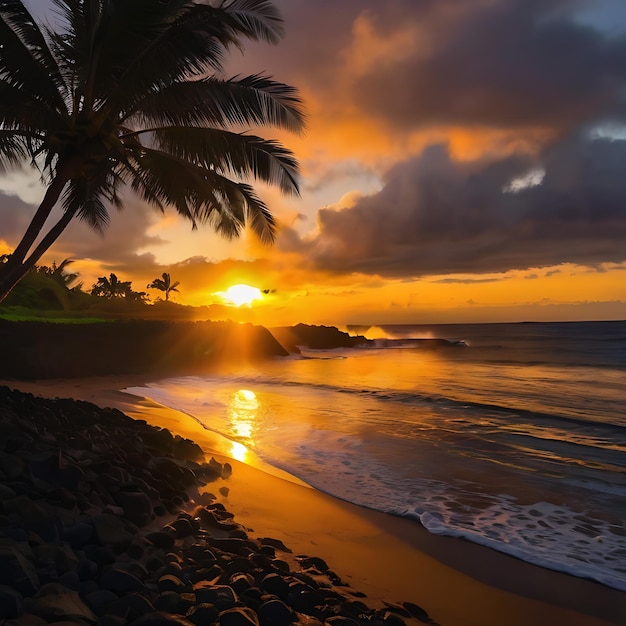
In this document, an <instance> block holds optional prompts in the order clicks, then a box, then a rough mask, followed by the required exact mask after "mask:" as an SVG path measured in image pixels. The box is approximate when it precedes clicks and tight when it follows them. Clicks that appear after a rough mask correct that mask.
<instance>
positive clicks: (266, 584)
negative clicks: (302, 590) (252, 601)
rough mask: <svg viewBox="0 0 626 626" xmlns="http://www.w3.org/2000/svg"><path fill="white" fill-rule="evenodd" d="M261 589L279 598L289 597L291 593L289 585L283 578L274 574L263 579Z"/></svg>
mask: <svg viewBox="0 0 626 626" xmlns="http://www.w3.org/2000/svg"><path fill="white" fill-rule="evenodd" d="M261 587H262V588H263V589H265V591H267V592H268V593H271V594H273V595H275V596H278V597H279V598H284V597H287V594H288V593H289V583H288V582H287V581H286V580H285V579H284V578H283V577H282V576H279V575H278V574H276V573H273V572H272V573H271V574H267V575H266V576H265V577H264V578H263V580H262V581H261Z"/></svg>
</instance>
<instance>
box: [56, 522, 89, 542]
mask: <svg viewBox="0 0 626 626" xmlns="http://www.w3.org/2000/svg"><path fill="white" fill-rule="evenodd" d="M93 535H94V528H93V526H92V525H91V524H87V523H85V522H76V523H74V524H72V525H71V526H65V527H64V528H63V532H62V533H61V538H62V539H63V541H67V543H69V544H70V546H72V548H82V547H83V546H85V545H87V544H88V543H89V542H91V541H92V539H93Z"/></svg>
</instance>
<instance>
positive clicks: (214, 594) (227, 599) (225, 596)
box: [196, 585, 237, 611]
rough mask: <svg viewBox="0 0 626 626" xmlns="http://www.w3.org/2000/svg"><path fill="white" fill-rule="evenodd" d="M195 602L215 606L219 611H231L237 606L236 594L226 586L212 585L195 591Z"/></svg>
mask: <svg viewBox="0 0 626 626" xmlns="http://www.w3.org/2000/svg"><path fill="white" fill-rule="evenodd" d="M196 600H197V601H198V602H201V603H208V604H213V605H215V606H216V607H217V608H218V609H219V610H220V611H224V610H226V609H231V608H232V607H234V606H235V604H237V594H236V593H235V592H234V590H233V589H232V588H231V587H229V586H228V585H213V586H211V587H204V588H201V589H196Z"/></svg>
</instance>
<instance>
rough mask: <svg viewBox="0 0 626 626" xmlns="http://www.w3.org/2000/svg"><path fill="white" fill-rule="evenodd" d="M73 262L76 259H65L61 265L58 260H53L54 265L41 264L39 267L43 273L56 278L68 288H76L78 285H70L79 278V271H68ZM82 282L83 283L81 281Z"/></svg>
mask: <svg viewBox="0 0 626 626" xmlns="http://www.w3.org/2000/svg"><path fill="white" fill-rule="evenodd" d="M71 263H74V259H63V261H61V263H59V265H57V264H56V261H52V265H51V266H50V267H48V266H47V265H41V266H39V267H38V268H37V269H38V271H39V272H41V273H42V274H47V275H48V276H50V277H51V278H53V279H54V280H56V281H57V282H58V283H59V284H60V285H63V286H64V287H65V288H66V289H75V288H76V287H78V285H75V286H74V287H71V286H70V285H71V284H72V283H73V282H74V281H75V280H77V279H78V277H79V275H80V274H79V273H78V272H66V271H65V270H66V268H67V266H68V265H70V264H71ZM81 284H82V283H81Z"/></svg>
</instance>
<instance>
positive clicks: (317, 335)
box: [270, 324, 373, 354]
mask: <svg viewBox="0 0 626 626" xmlns="http://www.w3.org/2000/svg"><path fill="white" fill-rule="evenodd" d="M270 331H271V333H272V335H274V337H276V339H277V340H278V341H279V343H280V344H281V345H282V346H283V347H284V348H285V349H286V350H288V351H289V352H291V353H294V354H298V353H299V352H300V347H304V348H310V349H312V350H334V349H335V348H354V347H357V346H364V345H367V344H369V343H373V342H372V341H371V340H369V339H366V338H365V337H363V336H361V335H356V336H353V335H350V334H348V333H345V332H343V331H341V330H339V329H338V328H335V327H334V326H310V325H308V324H297V325H296V326H278V327H273V328H271V329H270Z"/></svg>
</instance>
